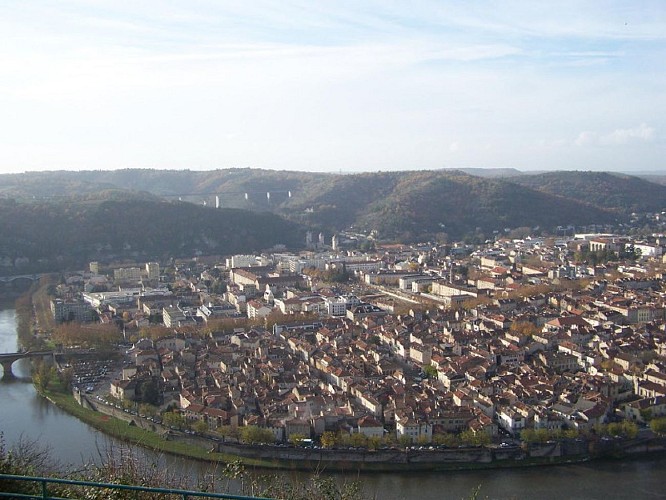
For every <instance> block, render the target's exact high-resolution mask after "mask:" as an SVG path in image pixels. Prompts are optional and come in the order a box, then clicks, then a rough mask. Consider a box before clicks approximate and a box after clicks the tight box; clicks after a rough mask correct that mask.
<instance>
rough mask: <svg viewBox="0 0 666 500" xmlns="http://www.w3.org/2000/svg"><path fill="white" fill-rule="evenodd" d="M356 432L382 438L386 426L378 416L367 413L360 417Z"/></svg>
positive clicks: (368, 436) (369, 436)
mask: <svg viewBox="0 0 666 500" xmlns="http://www.w3.org/2000/svg"><path fill="white" fill-rule="evenodd" d="M356 432H358V433H359V434H363V435H364V436H365V437H367V438H372V437H378V438H382V437H384V426H383V425H382V423H381V422H380V421H379V420H377V419H376V418H374V417H372V416H370V415H366V416H365V417H361V418H359V419H358V423H357V425H356Z"/></svg>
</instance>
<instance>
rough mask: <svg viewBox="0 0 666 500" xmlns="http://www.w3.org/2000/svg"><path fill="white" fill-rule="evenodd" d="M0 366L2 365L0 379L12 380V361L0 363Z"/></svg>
mask: <svg viewBox="0 0 666 500" xmlns="http://www.w3.org/2000/svg"><path fill="white" fill-rule="evenodd" d="M0 364H1V365H2V370H3V373H2V378H14V372H12V365H13V364H14V360H13V359H8V360H4V361H0Z"/></svg>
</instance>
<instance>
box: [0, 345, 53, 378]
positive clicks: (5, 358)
mask: <svg viewBox="0 0 666 500" xmlns="http://www.w3.org/2000/svg"><path fill="white" fill-rule="evenodd" d="M46 356H53V351H26V352H8V353H4V354H0V365H2V369H3V371H4V373H3V378H11V377H13V376H14V374H13V373H12V365H13V364H14V361H16V360H19V359H23V358H38V357H41V358H44V357H46Z"/></svg>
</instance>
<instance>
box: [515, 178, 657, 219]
mask: <svg viewBox="0 0 666 500" xmlns="http://www.w3.org/2000/svg"><path fill="white" fill-rule="evenodd" d="M511 181H512V182H516V183H518V184H520V185H522V186H526V187H529V188H532V189H536V190H539V191H542V192H544V193H549V194H555V195H559V196H566V197H567V198H571V199H574V200H579V201H584V202H588V203H591V204H593V205H596V206H598V207H602V208H605V209H610V210H614V211H616V212H618V213H631V212H659V211H661V210H664V209H666V186H664V185H660V184H657V183H654V182H649V181H648V180H645V179H642V178H639V177H634V176H630V175H624V174H615V173H608V172H564V171H562V172H548V173H542V174H537V175H522V176H517V177H512V178H511Z"/></svg>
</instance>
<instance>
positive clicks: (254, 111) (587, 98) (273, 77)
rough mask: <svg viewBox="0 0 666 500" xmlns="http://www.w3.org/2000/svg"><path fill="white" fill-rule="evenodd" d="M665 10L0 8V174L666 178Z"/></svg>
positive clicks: (98, 4)
mask: <svg viewBox="0 0 666 500" xmlns="http://www.w3.org/2000/svg"><path fill="white" fill-rule="evenodd" d="M665 159H666V1H664V0H656V1H640V0H626V1H622V2H616V1H612V0H609V1H603V2H600V1H593V0H585V1H583V0H580V1H575V2H569V1H566V0H562V1H558V2H538V1H536V2H535V1H521V2H514V1H464V2H462V1H444V0H438V1H418V0H415V1H409V2H406V1H403V0H400V1H391V0H381V1H372V0H355V1H346V0H335V1H333V0H330V1H323V0H320V1H318V0H303V1H291V0H279V1H271V2H268V1H261V0H252V1H247V0H244V1H224V0H216V1H200V0H188V1H154V0H141V1H136V0H131V1H124V0H113V1H102V0H81V1H72V0H57V1H46V0H45V1H36V0H21V1H14V0H0V172H1V173H7V172H24V171H35V170H36V171H41V170H61V169H67V170H83V169H84V170H99V169H116V168H133V167H141V168H169V169H179V168H189V169H193V170H208V169H215V168H231V167H253V168H268V169H288V170H304V171H317V172H321V171H330V172H338V171H343V172H355V171H378V170H384V171H386V170H413V169H436V168H460V167H487V168H494V167H512V168H517V169H521V170H528V171H529V170H553V169H561V170H610V171H627V172H632V171H635V172H637V171H659V170H663V171H665V172H666V160H665Z"/></svg>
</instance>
